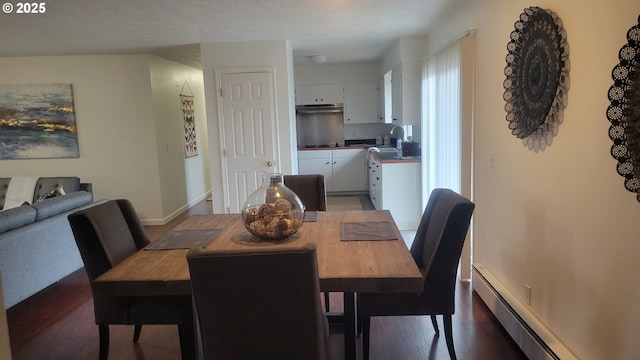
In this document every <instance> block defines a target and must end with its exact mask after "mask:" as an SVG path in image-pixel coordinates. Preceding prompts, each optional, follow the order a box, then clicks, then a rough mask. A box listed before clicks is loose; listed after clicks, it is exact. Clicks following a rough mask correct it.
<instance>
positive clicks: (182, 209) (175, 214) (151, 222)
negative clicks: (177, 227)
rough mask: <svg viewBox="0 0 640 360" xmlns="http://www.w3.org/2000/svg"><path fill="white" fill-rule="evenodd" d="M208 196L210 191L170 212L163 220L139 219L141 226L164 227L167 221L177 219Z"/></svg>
mask: <svg viewBox="0 0 640 360" xmlns="http://www.w3.org/2000/svg"><path fill="white" fill-rule="evenodd" d="M210 195H211V191H207V192H206V193H204V194H202V195H200V196H198V197H197V198H196V199H194V200H191V201H190V202H189V203H188V204H185V205H183V206H181V207H180V208H178V209H177V210H176V211H174V212H172V213H171V214H169V216H167V217H165V218H163V219H141V221H142V225H166V224H167V223H168V222H169V221H171V220H173V219H175V218H176V217H178V215H180V214H182V213H183V212H185V211H187V210H189V208H191V207H192V206H194V205H196V204H197V203H199V202H201V201H203V200H205V199H206V198H208V197H209V196H210Z"/></svg>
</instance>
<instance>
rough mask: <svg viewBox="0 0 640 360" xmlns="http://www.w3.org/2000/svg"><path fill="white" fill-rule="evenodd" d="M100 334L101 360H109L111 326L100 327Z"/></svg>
mask: <svg viewBox="0 0 640 360" xmlns="http://www.w3.org/2000/svg"><path fill="white" fill-rule="evenodd" d="M98 332H99V333H100V355H99V357H98V358H99V359H100V360H107V358H108V357H109V325H98Z"/></svg>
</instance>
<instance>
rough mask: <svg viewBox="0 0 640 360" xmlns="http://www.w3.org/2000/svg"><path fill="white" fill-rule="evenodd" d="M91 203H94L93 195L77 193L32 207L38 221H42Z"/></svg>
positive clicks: (43, 201)
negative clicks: (35, 211)
mask: <svg viewBox="0 0 640 360" xmlns="http://www.w3.org/2000/svg"><path fill="white" fill-rule="evenodd" d="M91 201H93V194H91V193H88V192H86V191H76V192H73V193H68V194H67V195H63V196H56V197H54V198H50V199H45V200H42V201H40V202H37V203H35V204H33V205H31V206H32V207H33V208H34V209H36V210H37V214H36V221H40V220H42V219H46V218H48V217H50V216H53V215H57V214H60V213H63V212H65V211H69V210H73V209H75V208H77V207H79V206H82V205H86V204H89V203H90V202H91Z"/></svg>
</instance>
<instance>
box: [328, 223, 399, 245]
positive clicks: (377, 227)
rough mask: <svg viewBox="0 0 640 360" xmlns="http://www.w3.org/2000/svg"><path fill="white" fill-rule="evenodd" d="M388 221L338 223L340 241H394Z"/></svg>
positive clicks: (393, 234) (394, 237)
mask: <svg viewBox="0 0 640 360" xmlns="http://www.w3.org/2000/svg"><path fill="white" fill-rule="evenodd" d="M396 239H397V237H396V234H395V233H394V232H393V228H392V227H391V224H389V222H388V221H377V222H352V223H340V240H342V241H356V240H364V241H367V240H396Z"/></svg>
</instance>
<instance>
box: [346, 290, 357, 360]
mask: <svg viewBox="0 0 640 360" xmlns="http://www.w3.org/2000/svg"><path fill="white" fill-rule="evenodd" d="M344 358H345V360H355V359H356V305H355V296H354V293H352V292H345V293H344Z"/></svg>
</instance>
